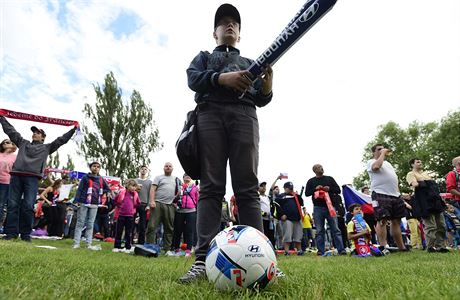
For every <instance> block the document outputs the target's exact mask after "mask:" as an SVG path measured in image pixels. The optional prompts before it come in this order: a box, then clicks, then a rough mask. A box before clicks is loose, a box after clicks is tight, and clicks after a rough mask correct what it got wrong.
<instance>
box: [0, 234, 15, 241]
mask: <svg viewBox="0 0 460 300" xmlns="http://www.w3.org/2000/svg"><path fill="white" fill-rule="evenodd" d="M17 238H18V237H17V236H12V235H8V234H7V235H5V236H4V237H2V240H4V241H11V240H14V239H17Z"/></svg>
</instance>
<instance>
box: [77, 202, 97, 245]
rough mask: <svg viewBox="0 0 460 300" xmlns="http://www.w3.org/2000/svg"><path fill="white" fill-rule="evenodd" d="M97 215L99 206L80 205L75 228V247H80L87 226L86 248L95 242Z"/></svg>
mask: <svg viewBox="0 0 460 300" xmlns="http://www.w3.org/2000/svg"><path fill="white" fill-rule="evenodd" d="M96 215H97V205H91V206H86V205H83V204H82V205H80V207H79V208H78V211H77V226H75V236H74V245H78V246H80V240H81V233H82V232H83V229H84V227H85V225H86V232H85V237H86V246H91V243H92V242H93V227H94V220H95V219H96Z"/></svg>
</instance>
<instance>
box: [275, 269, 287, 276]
mask: <svg viewBox="0 0 460 300" xmlns="http://www.w3.org/2000/svg"><path fill="white" fill-rule="evenodd" d="M276 277H278V278H284V277H286V274H284V272H283V271H281V269H280V268H276Z"/></svg>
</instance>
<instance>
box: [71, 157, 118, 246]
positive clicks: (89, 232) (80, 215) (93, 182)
mask: <svg viewBox="0 0 460 300" xmlns="http://www.w3.org/2000/svg"><path fill="white" fill-rule="evenodd" d="M89 168H90V170H91V172H90V173H88V174H87V175H85V176H83V178H82V179H81V181H80V183H79V184H78V189H77V194H76V195H75V200H74V203H76V204H78V205H79V207H78V211H77V225H76V226H75V235H74V245H73V248H74V249H78V248H80V240H81V234H82V232H83V229H84V228H85V227H86V231H85V237H86V247H87V248H88V249H90V250H101V248H100V246H99V247H98V246H93V245H91V243H92V241H93V226H94V220H95V219H96V214H97V208H98V207H99V205H104V204H105V202H106V201H107V194H108V193H110V189H109V185H108V184H107V182H106V181H105V180H104V178H102V176H100V175H99V171H100V170H101V164H100V163H98V162H92V163H91V164H90V165H89Z"/></svg>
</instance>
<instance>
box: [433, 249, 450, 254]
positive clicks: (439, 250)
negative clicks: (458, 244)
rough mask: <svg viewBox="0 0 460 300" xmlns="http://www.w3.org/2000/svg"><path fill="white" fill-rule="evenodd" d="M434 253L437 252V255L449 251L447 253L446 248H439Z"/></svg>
mask: <svg viewBox="0 0 460 300" xmlns="http://www.w3.org/2000/svg"><path fill="white" fill-rule="evenodd" d="M436 252H439V253H449V252H450V251H449V249H447V248H439V249H437V250H436Z"/></svg>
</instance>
